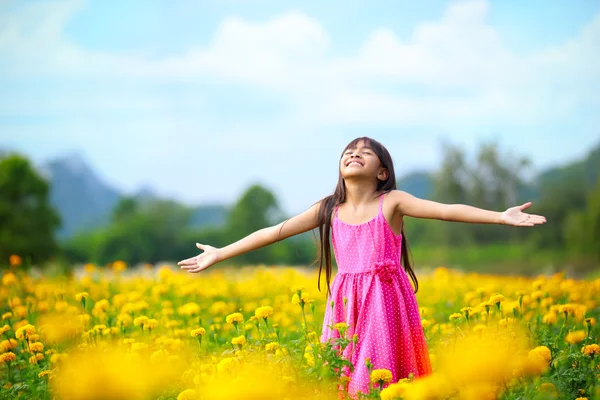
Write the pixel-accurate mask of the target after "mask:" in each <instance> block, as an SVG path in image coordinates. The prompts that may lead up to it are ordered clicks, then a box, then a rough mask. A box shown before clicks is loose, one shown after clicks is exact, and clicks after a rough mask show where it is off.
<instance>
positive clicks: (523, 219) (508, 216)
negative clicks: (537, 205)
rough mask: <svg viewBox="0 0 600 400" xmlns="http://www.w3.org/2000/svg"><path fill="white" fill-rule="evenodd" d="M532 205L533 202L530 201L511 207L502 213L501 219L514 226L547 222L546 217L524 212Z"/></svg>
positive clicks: (504, 222)
mask: <svg viewBox="0 0 600 400" xmlns="http://www.w3.org/2000/svg"><path fill="white" fill-rule="evenodd" d="M530 206H531V202H530V201H529V202H527V203H525V204H523V205H521V206H515V207H511V208H509V209H508V210H506V211H504V212H503V213H502V215H501V216H500V221H501V222H502V223H503V224H506V225H513V226H534V225H537V224H544V223H546V217H543V216H541V215H534V214H527V213H524V212H522V211H523V210H525V209H526V208H529V207H530Z"/></svg>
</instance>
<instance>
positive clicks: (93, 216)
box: [41, 144, 600, 237]
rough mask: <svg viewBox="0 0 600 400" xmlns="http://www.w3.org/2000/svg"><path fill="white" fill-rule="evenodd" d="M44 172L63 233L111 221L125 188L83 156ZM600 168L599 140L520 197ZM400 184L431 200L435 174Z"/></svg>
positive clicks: (205, 215) (222, 217)
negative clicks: (103, 176) (108, 179)
mask: <svg viewBox="0 0 600 400" xmlns="http://www.w3.org/2000/svg"><path fill="white" fill-rule="evenodd" d="M41 171H42V173H43V174H44V175H45V176H46V177H47V178H48V179H49V181H50V183H51V190H50V198H51V202H52V204H53V205H54V207H55V208H56V209H57V210H58V212H59V213H60V215H61V217H62V227H61V229H60V232H59V235H60V236H61V237H68V236H71V235H73V234H74V233H76V232H78V231H85V230H90V229H94V228H98V227H100V226H102V225H104V224H106V223H107V222H108V220H109V217H110V214H111V212H112V210H113V208H114V206H115V205H116V204H117V203H118V201H119V198H120V197H121V196H123V195H124V193H122V192H120V191H119V190H117V189H115V188H113V187H111V186H110V185H108V184H106V183H105V182H103V181H102V180H101V179H100V178H99V177H98V176H97V175H96V173H95V172H94V171H93V170H92V169H91V168H90V167H89V166H88V165H87V163H86V162H85V160H84V159H83V158H81V157H80V156H78V155H69V156H67V157H63V158H60V159H57V160H54V161H51V162H49V163H47V164H45V165H43V166H42V167H41ZM599 171H600V144H598V145H597V146H596V147H595V148H594V149H592V150H591V151H590V152H589V153H588V155H587V156H586V157H585V158H584V159H583V160H580V161H576V162H573V163H569V164H567V165H564V166H560V167H554V168H550V169H547V170H545V171H542V172H541V173H540V174H539V175H538V176H537V177H536V178H535V179H534V180H533V182H534V184H532V185H529V186H526V187H524V188H522V189H521V191H522V193H520V196H519V197H520V198H522V199H524V200H533V201H535V200H536V199H537V198H538V197H539V195H540V190H543V187H547V186H552V185H555V184H558V183H559V182H562V181H565V180H574V181H579V182H585V185H586V186H588V187H593V186H594V185H595V182H596V181H597V179H598V172H599ZM397 187H398V189H400V190H404V191H406V192H408V193H410V194H412V195H414V196H416V197H419V198H424V199H431V197H432V194H433V193H432V192H433V187H434V183H433V173H432V172H428V171H416V172H412V173H409V174H407V175H404V176H402V177H400V178H399V179H398V181H397ZM133 196H134V197H135V198H136V199H141V200H153V199H158V198H159V196H158V195H157V194H156V192H155V191H154V190H153V189H152V187H150V186H148V185H146V186H144V187H142V188H141V189H140V190H139V191H138V192H137V193H135V194H134V195H133ZM227 215H228V208H227V207H226V206H225V205H219V204H212V205H203V206H197V207H194V208H193V214H192V218H191V221H190V224H191V225H192V226H194V227H203V226H222V225H223V224H225V222H226V220H227Z"/></svg>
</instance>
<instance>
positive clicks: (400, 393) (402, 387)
mask: <svg viewBox="0 0 600 400" xmlns="http://www.w3.org/2000/svg"><path fill="white" fill-rule="evenodd" d="M408 387H409V385H408V384H407V383H405V382H402V383H400V382H399V383H392V384H391V385H389V386H388V387H386V388H385V389H383V390H382V391H381V393H379V395H380V396H381V400H394V399H400V398H404V397H405V396H406V391H407V390H408Z"/></svg>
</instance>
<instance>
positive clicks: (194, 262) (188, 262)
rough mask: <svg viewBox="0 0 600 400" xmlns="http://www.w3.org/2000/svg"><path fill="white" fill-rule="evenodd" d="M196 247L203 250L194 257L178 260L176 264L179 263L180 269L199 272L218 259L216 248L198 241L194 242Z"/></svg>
mask: <svg viewBox="0 0 600 400" xmlns="http://www.w3.org/2000/svg"><path fill="white" fill-rule="evenodd" d="M196 247H198V248H199V249H200V250H204V251H203V252H202V254H199V255H197V256H196V257H192V258H188V259H185V260H182V261H179V262H178V263H177V265H179V266H180V267H181V269H185V270H187V271H188V272H200V271H202V270H205V269H207V268H208V267H210V266H211V265H213V264H216V263H217V262H218V261H219V257H218V254H217V250H218V249H217V248H215V247H212V246H209V245H207V244H200V243H196Z"/></svg>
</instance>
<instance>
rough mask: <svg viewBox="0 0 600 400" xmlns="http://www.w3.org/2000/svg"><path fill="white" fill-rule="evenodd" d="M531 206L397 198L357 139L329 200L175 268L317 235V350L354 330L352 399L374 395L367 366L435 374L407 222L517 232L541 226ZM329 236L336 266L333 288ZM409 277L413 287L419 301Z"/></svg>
mask: <svg viewBox="0 0 600 400" xmlns="http://www.w3.org/2000/svg"><path fill="white" fill-rule="evenodd" d="M529 206H531V203H530V202H529V203H525V204H523V205H521V206H516V207H512V208H509V209H508V210H506V211H504V212H496V211H488V210H484V209H480V208H476V207H471V206H467V205H463V204H442V203H437V202H434V201H429V200H422V199H419V198H416V197H414V196H412V195H410V194H408V193H406V192H403V191H399V190H396V176H395V174H394V166H393V163H392V158H391V156H390V154H389V152H388V151H387V149H386V148H385V147H383V145H381V144H380V143H379V142H378V141H376V140H374V139H371V138H368V137H360V138H357V139H354V140H353V141H352V142H350V143H349V144H348V145H347V146H346V148H345V149H344V152H343V153H342V156H341V159H340V164H339V178H338V183H337V187H336V189H335V192H334V193H333V194H332V195H330V196H327V197H325V198H324V199H322V200H320V201H319V202H317V203H315V204H314V205H313V206H312V207H311V208H309V209H308V210H307V211H305V212H303V213H301V214H299V215H296V216H294V217H292V218H290V219H289V220H287V221H284V222H282V223H280V224H278V225H275V226H271V227H267V228H264V229H261V230H258V231H256V232H254V233H252V234H250V235H248V236H247V237H245V238H243V239H241V240H239V241H237V242H235V243H233V244H230V245H228V246H226V247H223V248H214V247H211V246H208V245H204V244H199V243H197V246H198V248H199V249H201V250H203V253H202V254H200V255H198V256H196V257H192V258H189V259H187V260H183V261H180V262H179V263H178V265H180V266H181V268H182V269H186V270H188V271H189V272H200V271H202V270H205V269H207V268H208V267H210V266H211V265H213V264H215V263H217V262H219V261H223V260H226V259H228V258H231V257H234V256H237V255H240V254H242V253H245V252H248V251H251V250H254V249H257V248H260V247H263V246H266V245H268V244H271V243H274V242H277V241H279V240H283V239H285V238H288V237H290V236H293V235H297V234H299V233H302V232H306V231H309V230H312V229H315V228H318V229H319V234H320V239H321V240H320V241H321V246H320V252H319V258H320V265H319V278H320V276H321V271H322V269H324V270H325V276H326V281H327V293H328V301H327V310H326V312H325V319H324V321H323V330H322V336H321V341H323V342H325V341H327V340H329V339H330V338H334V337H339V332H338V330H335V329H333V325H334V324H336V323H338V322H345V323H347V324H348V330H347V335H348V336H347V337H349V338H352V337H353V335H355V334H356V336H357V341H356V344H355V345H354V343H350V345H349V346H348V347H346V349H345V350H344V356H345V357H347V359H349V360H350V361H351V362H352V364H353V365H354V370H353V372H351V373H350V374H349V377H350V381H349V384H348V387H347V390H348V392H349V394H350V395H351V396H354V395H355V394H356V393H357V392H359V391H360V392H362V393H366V392H368V391H369V372H368V370H367V366H366V360H367V359H369V362H370V364H371V365H372V367H373V369H387V370H389V371H391V373H392V382H397V381H398V380H400V379H402V378H406V377H408V376H409V374H410V373H413V375H414V376H415V377H419V376H424V375H427V374H429V373H431V364H430V361H429V353H428V350H427V345H426V343H425V336H424V333H423V327H422V325H421V319H420V315H419V308H418V305H417V301H416V297H415V293H416V292H417V290H418V281H417V279H416V276H415V274H414V272H413V270H412V268H411V266H410V263H409V260H408V255H407V247H406V236H405V235H404V224H403V219H404V216H410V217H414V218H434V219H440V220H444V221H461V222H473V223H497V224H508V225H513V226H533V225H535V224H541V223H545V222H546V219H545V218H544V217H542V216H538V215H530V214H526V213H523V212H522V210H524V209H526V208H528V207H529ZM330 233H331V242H332V244H333V250H334V255H335V259H336V261H337V265H338V273H337V274H336V276H335V278H334V280H333V282H331V255H330V250H329V249H330V242H329V237H330ZM401 260H402V262H401ZM402 267H403V268H402ZM408 275H410V277H411V279H412V281H413V282H414V287H415V291H414V292H413V287H412V286H411V283H410V281H409V280H408ZM319 289H320V279H319ZM331 304H332V306H330V305H331Z"/></svg>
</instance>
